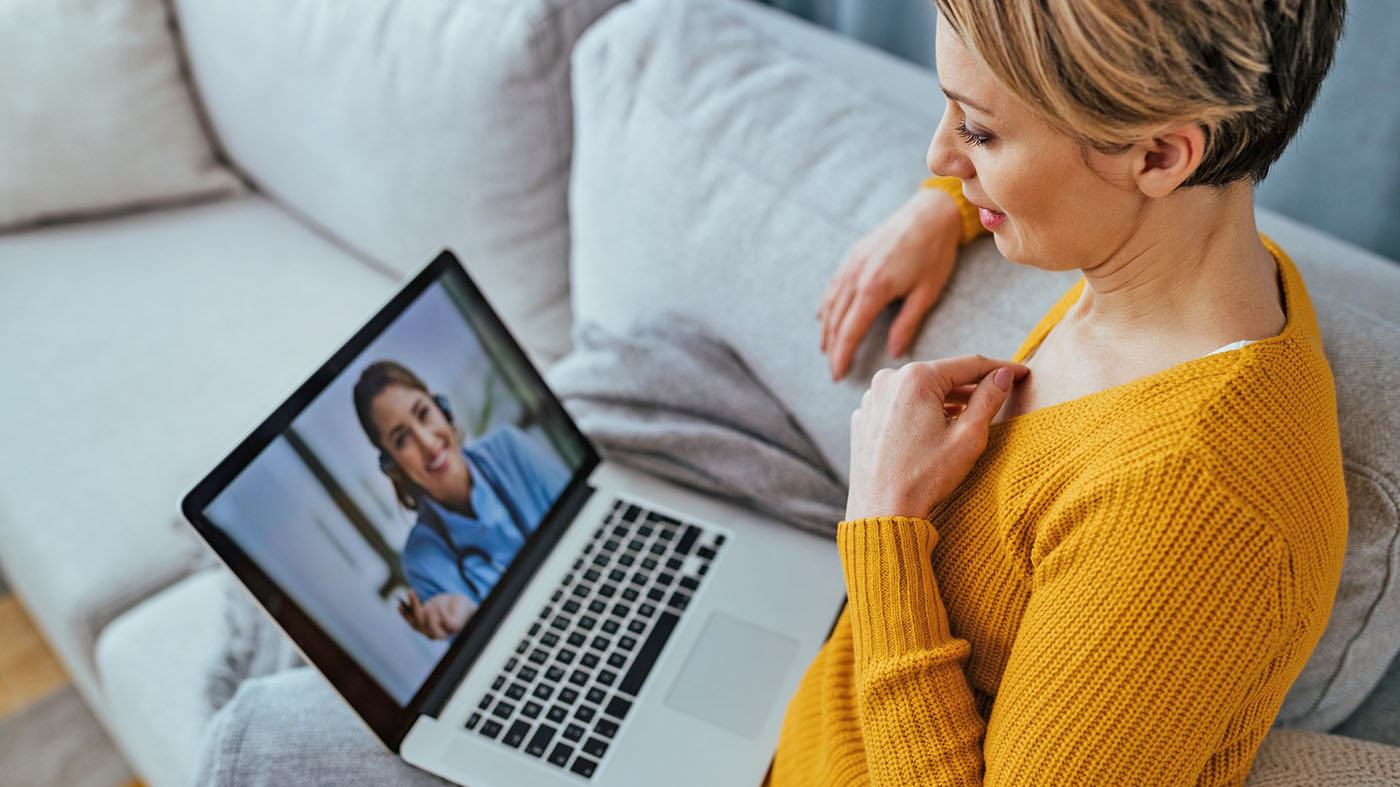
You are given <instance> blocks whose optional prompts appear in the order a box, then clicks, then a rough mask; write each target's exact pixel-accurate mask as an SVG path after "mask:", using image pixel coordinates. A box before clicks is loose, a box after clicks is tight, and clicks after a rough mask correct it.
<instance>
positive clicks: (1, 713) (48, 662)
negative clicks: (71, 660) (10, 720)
mask: <svg viewBox="0 0 1400 787" xmlns="http://www.w3.org/2000/svg"><path fill="white" fill-rule="evenodd" d="M67 685H68V675H67V673H65V672H64V671H63V667H62V666H60V665H59V663H58V659H57V658H55V657H54V655H53V653H52V652H51V651H50V650H49V648H48V646H47V645H45V644H44V640H43V638H42V637H40V636H39V632H38V631H37V630H36V629H35V628H34V623H33V622H32V621H30V620H29V616H28V615H27V614H25V612H24V607H21V606H20V604H19V601H18V600H17V599H16V598H15V597H14V596H12V595H8V594H7V595H5V596H0V719H4V718H5V717H7V716H10V715H11V714H14V713H16V712H18V711H21V710H23V709H25V708H27V707H29V706H30V705H33V704H34V703H36V702H38V701H39V700H42V699H44V698H45V697H47V696H49V695H50V694H53V693H54V692H56V691H58V690H59V689H62V688H63V687H64V686H67Z"/></svg>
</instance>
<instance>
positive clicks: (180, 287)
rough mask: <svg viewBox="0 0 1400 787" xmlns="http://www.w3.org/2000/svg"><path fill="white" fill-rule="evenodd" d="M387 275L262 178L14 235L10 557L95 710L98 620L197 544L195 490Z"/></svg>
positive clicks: (9, 303) (0, 278) (4, 251)
mask: <svg viewBox="0 0 1400 787" xmlns="http://www.w3.org/2000/svg"><path fill="white" fill-rule="evenodd" d="M392 288H393V282H392V280H391V279H390V278H389V277H387V276H385V275H383V274H381V273H377V272H375V271H374V270H372V269H370V268H369V267H368V266H366V265H364V264H362V263H360V262H358V261H357V260H356V259H355V258H354V257H353V256H351V255H349V254H348V253H346V252H345V251H344V250H342V249H340V248H337V247H336V246H334V245H333V244H331V243H329V242H328V241H326V240H325V239H324V238H322V237H320V236H318V235H316V234H314V233H312V232H311V231H309V230H308V229H306V227H305V226H304V225H302V224H299V223H298V222H297V221H296V220H294V219H293V218H291V217H290V216H289V215H287V214H286V212H284V211H282V210H281V209H279V208H278V207H276V206H275V205H273V204H272V203H270V202H268V201H267V200H265V199H262V198H259V197H252V196H249V197H243V198H239V199H235V200H230V201H226V202H221V203H215V204H209V205H202V206H198V207H190V208H183V209H180V210H172V211H162V212H158V213H147V214H141V215H138V216H133V217H128V218H124V219H119V220H109V221H100V222H87V223H84V224H75V225H67V226H63V227H56V228H51V229H44V230H33V231H29V232H24V233H19V234H15V235H10V236H5V237H0V336H3V337H5V340H4V342H3V350H0V353H3V362H4V369H5V373H4V374H0V445H3V446H5V450H3V451H0V478H3V479H5V480H4V482H3V483H0V565H2V566H3V570H4V573H5V575H6V577H7V579H8V581H9V584H10V585H11V587H13V588H14V589H15V590H16V591H17V592H18V593H19V594H20V595H22V596H23V597H24V599H25V602H26V604H27V605H28V606H29V609H30V610H31V611H32V612H33V613H34V616H35V618H36V619H37V621H38V622H39V624H40V626H41V627H42V628H43V630H44V633H45V635H46V636H47V637H48V639H49V641H50V643H51V644H52V645H53V646H54V647H55V649H56V650H57V652H58V654H59V656H60V657H61V658H62V659H63V662H64V664H65V666H66V667H67V668H68V671H69V673H70V674H71V675H72V676H73V678H74V681H75V683H76V684H77V686H78V687H79V689H81V690H82V691H83V693H84V697H85V699H87V701H88V702H89V704H91V705H93V706H94V707H96V708H97V709H98V710H99V712H101V709H102V699H101V695H100V692H99V691H97V683H96V679H95V676H94V673H93V667H92V649H93V643H94V641H95V639H96V637H97V634H98V632H100V631H101V630H102V628H103V626H105V625H106V624H107V623H108V622H109V621H110V620H111V619H112V618H113V617H115V616H116V615H117V614H119V613H120V612H122V611H124V610H125V609H127V608H129V607H130V606H132V605H133V604H135V603H136V602H138V601H140V600H141V599H143V598H145V597H147V596H149V595H150V594H151V593H152V592H153V591H155V590H157V589H159V588H161V587H163V586H165V585H167V584H169V583H170V582H171V581H173V580H174V579H176V578H177V577H179V576H181V575H183V574H184V573H186V572H188V571H189V570H190V568H191V566H192V564H193V562H194V561H195V560H196V558H197V557H198V555H200V554H201V553H202V548H200V547H199V546H198V545H197V543H196V542H195V539H194V536H193V534H192V532H190V531H188V526H187V525H185V524H183V523H182V522H181V521H180V519H179V514H178V504H179V500H180V497H181V496H182V495H183V494H184V493H185V492H186V491H187V490H188V489H189V488H190V487H191V486H193V484H194V482H195V481H197V480H198V479H199V477H200V476H201V475H202V474H203V473H204V472H205V470H206V469H207V468H209V467H210V466H212V465H213V463H214V462H215V461H217V460H218V459H220V458H221V457H222V455H223V454H224V452H226V451H228V450H229V449H231V448H232V447H233V446H234V445H235V443H236V442H237V441H238V440H239V439H240V438H241V437H242V436H243V435H245V434H246V433H247V432H248V431H249V430H251V429H252V427H254V426H256V425H257V423H258V421H259V420H260V419H261V418H262V417H263V416H264V415H265V414H266V413H267V412H268V411H270V410H271V408H272V407H273V406H275V405H276V404H277V403H278V402H279V401H280V400H281V398H282V397H283V396H285V395H286V394H287V393H289V392H290V391H291V389H292V388H293V387H294V386H295V385H296V384H297V383H299V382H301V380H302V379H304V377H305V376H306V375H307V374H308V373H309V372H310V371H312V370H313V369H314V368H315V367H316V365H317V364H319V363H320V362H321V361H322V360H323V359H324V358H325V356H327V355H328V354H329V353H330V352H331V351H332V350H334V349H335V348H336V346H338V345H339V343H340V342H341V341H343V340H344V339H345V338H346V337H347V336H348V335H349V334H350V332H351V331H352V330H353V329H354V328H356V327H358V325H359V323H360V322H361V321H362V320H363V319H364V318H365V317H366V316H367V315H368V314H369V313H370V312H371V311H372V310H373V308H374V307H375V306H376V304H377V303H378V302H379V301H380V300H381V299H382V298H383V297H385V296H387V295H388V294H389V292H390V291H391V290H392Z"/></svg>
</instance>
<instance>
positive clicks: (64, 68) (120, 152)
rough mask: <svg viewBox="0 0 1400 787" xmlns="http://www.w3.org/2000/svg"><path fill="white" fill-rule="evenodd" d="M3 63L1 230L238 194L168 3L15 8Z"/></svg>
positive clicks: (64, 2)
mask: <svg viewBox="0 0 1400 787" xmlns="http://www.w3.org/2000/svg"><path fill="white" fill-rule="evenodd" d="M0 53H4V54H3V62H4V70H5V88H4V90H0V173H3V174H0V230H5V229H14V228H19V227H22V226H25V225H27V224H31V223H34V222H37V221H42V220H50V221H51V220H57V219H68V218H76V217H88V216H92V215H94V214H98V213H106V212H112V211H118V210H126V209H131V208H135V207H144V206H151V205H156V204H162V203H170V202H174V201H182V200H189V199H196V198H211V197H217V196H224V195H228V194H232V193H234V192H237V191H238V190H239V189H240V185H239V183H238V180H237V179H236V178H235V177H234V176H233V175H232V174H231V173H229V172H228V171H227V170H225V169H224V168H223V167H221V166H219V165H218V164H217V163H215V161H214V151H213V148H211V147H210V145H209V140H208V139H207V138H206V137H205V134H204V130H203V129H202V128H200V124H199V116H198V115H196V114H195V105H194V102H193V100H192V99H191V97H190V93H189V87H188V85H186V83H185V80H184V79H183V78H182V77H181V75H180V59H179V55H178V53H177V51H176V48H175V38H174V36H173V35H172V33H171V30H170V18H169V11H168V9H167V8H166V5H165V3H164V2H162V0H6V2H4V3H0Z"/></svg>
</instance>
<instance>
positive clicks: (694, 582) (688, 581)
mask: <svg viewBox="0 0 1400 787" xmlns="http://www.w3.org/2000/svg"><path fill="white" fill-rule="evenodd" d="M681 587H683V588H685V589H686V590H695V589H696V588H698V587H700V580H698V579H696V578H695V577H681Z"/></svg>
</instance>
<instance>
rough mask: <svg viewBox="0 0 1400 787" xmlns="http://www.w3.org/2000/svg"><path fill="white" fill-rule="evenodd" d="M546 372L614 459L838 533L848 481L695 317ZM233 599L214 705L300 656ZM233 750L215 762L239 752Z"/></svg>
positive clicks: (666, 320)
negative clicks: (693, 321)
mask: <svg viewBox="0 0 1400 787" xmlns="http://www.w3.org/2000/svg"><path fill="white" fill-rule="evenodd" d="M548 376H549V381H550V387H551V388H553V389H554V391H555V393H556V394H558V396H559V398H560V399H561V400H562V401H563V403H564V406H565V407H566V408H567V409H568V410H569V412H570V414H571V415H572V416H573V417H574V419H575V420H576V421H577V422H578V424H579V426H580V428H581V429H582V430H583V431H584V432H585V433H586V434H587V435H588V436H589V437H590V438H591V439H592V440H593V441H594V443H595V444H596V445H597V446H598V448H599V450H600V451H601V452H602V453H603V454H604V456H606V457H607V458H608V459H609V460H610V461H616V462H619V463H622V464H627V465H630V466H633V467H636V468H639V469H641V470H645V471H648V472H651V473H653V474H655V475H658V476H661V477H664V478H667V479H670V480H673V481H676V482H679V483H681V484H684V485H687V486H691V487H694V488H696V489H699V490H701V491H703V492H706V493H709V494H712V495H717V496H720V497H724V498H727V499H731V500H735V501H738V502H739V503H741V504H743V505H747V506H750V507H752V508H754V509H756V510H758V511H761V512H764V513H766V514H768V515H770V516H772V517H774V518H776V519H779V520H781V521H783V522H787V523H789V524H791V525H793V526H795V527H799V528H802V529H805V530H810V531H814V532H818V533H823V534H827V535H832V534H834V533H835V530H836V523H837V522H838V521H839V520H840V519H841V515H842V511H843V503H844V500H845V494H846V493H845V487H844V486H843V484H842V483H841V482H840V481H839V480H837V477H836V474H835V473H833V472H832V471H831V469H830V468H829V467H827V466H826V464H825V462H824V461H823V459H822V456H821V453H820V452H819V451H818V450H817V449H816V447H815V445H814V444H813V443H812V441H811V439H810V438H808V436H807V435H806V434H805V433H804V432H803V431H802V429H801V428H800V427H799V426H798V425H797V424H796V422H795V421H793V419H792V417H791V416H790V415H789V414H788V412H787V410H786V409H785V408H784V407H783V406H782V404H781V403H780V402H779V401H778V400H777V399H776V398H775V397H774V396H773V395H772V394H771V393H770V392H769V391H768V390H767V389H766V388H764V386H763V385H762V384H761V383H760V382H759V381H758V380H757V379H756V378H755V377H754V375H753V374H752V373H751V372H750V371H749V369H748V367H747V366H745V365H744V363H743V361H742V360H741V359H740V358H739V356H738V355H737V354H735V352H734V351H733V350H732V349H730V348H729V347H728V346H727V345H725V344H723V343H721V342H719V341H717V340H715V339H713V338H711V337H709V336H707V335H705V334H704V333H703V331H701V330H700V329H699V328H698V327H696V326H694V325H691V324H688V323H685V322H683V321H680V320H676V319H673V318H670V317H661V318H657V319H654V320H651V321H648V322H645V323H641V324H639V325H638V326H637V327H636V329H635V330H634V332H633V335H632V336H630V337H628V338H622V337H617V336H612V335H609V334H607V333H606V332H604V331H603V330H601V329H599V328H597V327H595V326H590V325H585V326H583V327H581V328H580V329H579V330H578V331H577V332H576V335H575V337H574V351H573V352H572V353H571V354H570V355H568V356H567V357H565V358H564V359H563V360H561V361H560V362H559V363H558V364H556V365H555V366H554V368H553V369H552V370H551V371H550V373H549V375H548ZM229 581H230V582H231V583H232V582H234V581H235V580H233V579H232V578H230V580H229ZM226 599H227V607H226V609H225V619H226V621H227V623H228V626H229V641H228V644H227V646H226V647H225V648H224V652H223V654H222V655H221V657H220V659H219V660H218V662H217V663H216V664H214V665H213V667H212V669H211V672H210V677H209V682H208V689H207V695H208V699H209V704H210V706H211V708H212V709H213V710H217V709H219V708H220V707H222V706H223V705H224V704H225V703H226V702H227V701H228V700H229V699H230V698H231V697H232V696H233V695H234V692H235V691H236V690H237V689H238V686H239V685H240V684H241V683H243V682H244V681H245V680H248V679H250V678H255V677H258V676H261V675H267V674H270V673H273V672H278V671H281V670H284V669H286V668H288V667H291V666H295V665H296V664H297V663H298V660H297V658H296V654H295V651H294V650H293V649H292V647H291V643H290V642H288V641H287V639H286V638H285V637H284V636H283V635H282V633H281V631H279V630H278V629H277V627H276V626H275V625H273V623H272V622H271V621H270V620H269V619H268V618H267V616H266V615H265V614H263V612H262V610H260V609H258V608H256V607H255V606H254V604H253V602H252V601H251V600H250V599H249V598H248V594H247V593H245V592H243V590H242V588H238V587H230V588H229V592H228V593H227V594H226ZM231 710H236V709H231ZM240 712H246V710H245V711H240ZM222 723H223V724H224V725H225V726H227V724H228V723H229V720H228V719H225V720H223V722H222ZM270 740H277V738H276V736H273V737H272V738H270ZM287 740H288V741H295V740H298V738H297V737H295V736H293V737H289V738H287ZM211 745H214V746H219V747H227V746H230V745H234V746H236V745H237V742H236V741H231V740H214V741H212V743H211ZM289 745H294V744H289ZM229 754H230V752H223V753H222V755H221V756H220V757H219V759H218V761H219V762H223V763H237V762H239V761H240V760H239V758H237V757H230V756H229ZM210 755H211V753H210V752H209V751H207V747H206V752H205V756H206V757H207V756H210ZM216 781H221V782H222V781H223V780H222V779H216ZM228 783H233V782H228ZM262 783H276V782H262Z"/></svg>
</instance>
